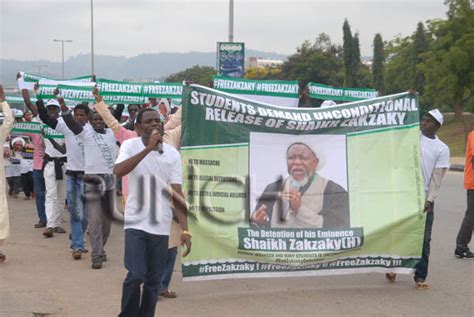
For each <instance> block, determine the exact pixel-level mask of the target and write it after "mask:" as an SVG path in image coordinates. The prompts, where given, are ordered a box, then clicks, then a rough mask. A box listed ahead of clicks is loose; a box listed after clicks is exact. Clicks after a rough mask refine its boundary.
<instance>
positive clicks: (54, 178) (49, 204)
mask: <svg viewBox="0 0 474 317" xmlns="http://www.w3.org/2000/svg"><path fill="white" fill-rule="evenodd" d="M38 102H42V100H38ZM46 109H47V110H48V115H49V116H51V117H54V118H58V117H59V109H60V106H59V102H58V101H57V100H56V99H51V100H49V101H48V103H47V104H46ZM43 133H44V134H45V135H49V134H53V133H55V131H54V130H53V129H51V128H45V129H44V130H43ZM44 144H45V147H46V149H45V155H44V181H45V185H46V202H45V210H46V220H47V224H46V226H47V228H46V230H45V231H44V232H43V235H44V236H45V237H46V238H50V237H52V236H53V233H54V232H56V233H66V230H64V229H63V228H62V227H60V226H59V224H60V215H61V209H62V206H63V204H64V200H65V197H66V195H65V184H64V178H65V177H64V173H65V170H66V164H65V163H66V162H67V159H66V150H65V146H64V139H60V138H56V139H53V138H48V137H46V136H45V139H44ZM58 145H59V146H58ZM61 147H63V148H62V149H61Z"/></svg>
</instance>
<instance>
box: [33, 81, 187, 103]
mask: <svg viewBox="0 0 474 317" xmlns="http://www.w3.org/2000/svg"><path fill="white" fill-rule="evenodd" d="M95 85H97V88H98V89H99V92H100V95H101V96H102V97H103V99H104V102H105V103H108V104H117V103H124V104H142V103H145V102H147V101H148V98H172V99H181V96H182V93H183V84H182V83H181V82H179V83H138V82H124V81H117V80H109V79H101V78H98V79H97V81H96V82H62V81H61V82H57V83H55V84H50V83H49V82H46V81H40V82H39V89H38V92H37V96H38V98H44V99H46V98H54V95H53V92H54V90H55V89H56V88H58V89H59V90H60V94H61V96H62V97H63V98H65V99H68V100H71V101H75V102H94V101H95V99H94V96H93V95H92V90H93V87H94V86H95Z"/></svg>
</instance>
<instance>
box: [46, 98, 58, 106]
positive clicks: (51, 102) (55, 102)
mask: <svg viewBox="0 0 474 317" xmlns="http://www.w3.org/2000/svg"><path fill="white" fill-rule="evenodd" d="M49 106H55V107H58V108H59V107H60V106H59V102H58V101H57V100H56V99H49V101H48V103H47V104H46V107H49Z"/></svg>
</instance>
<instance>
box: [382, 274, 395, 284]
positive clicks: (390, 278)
mask: <svg viewBox="0 0 474 317" xmlns="http://www.w3.org/2000/svg"><path fill="white" fill-rule="evenodd" d="M385 278H386V279H387V281H388V282H389V283H390V284H393V283H395V279H396V278H397V274H395V273H386V274H385Z"/></svg>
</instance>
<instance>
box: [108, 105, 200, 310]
mask: <svg viewBox="0 0 474 317" xmlns="http://www.w3.org/2000/svg"><path fill="white" fill-rule="evenodd" d="M135 128H136V129H137V132H139V134H140V135H141V137H137V138H132V139H128V140H125V141H124V142H123V144H122V146H121V147H120V153H119V155H118V158H117V161H116V163H115V168H114V173H115V175H116V176H117V177H122V176H125V175H128V181H129V187H128V190H129V191H128V197H127V202H126V205H125V212H124V229H125V256H124V257H125V259H124V263H125V268H126V269H127V270H128V274H127V277H126V278H125V281H124V283H123V290H122V307H121V313H120V315H119V316H154V313H155V308H156V302H157V299H158V291H159V286H160V280H161V275H162V273H163V267H164V265H165V261H166V256H167V253H168V238H169V234H170V225H171V220H172V218H173V212H172V210H171V206H172V205H173V206H174V210H175V211H176V217H177V218H178V222H179V224H180V226H181V228H182V230H183V231H182V234H181V242H182V244H184V245H185V246H186V251H185V252H184V254H183V257H185V256H186V255H187V254H188V253H189V251H190V250H191V233H189V232H188V225H187V207H186V202H185V200H184V195H183V191H182V188H181V183H182V169H181V157H180V155H179V153H178V151H177V150H176V149H174V148H173V147H172V146H170V145H168V144H166V143H165V144H163V143H162V132H163V123H162V122H161V120H160V115H159V114H158V112H157V111H156V110H153V109H150V108H147V109H143V110H141V111H140V112H139V113H138V114H137V118H136V125H135ZM142 285H143V291H141V287H142Z"/></svg>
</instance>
